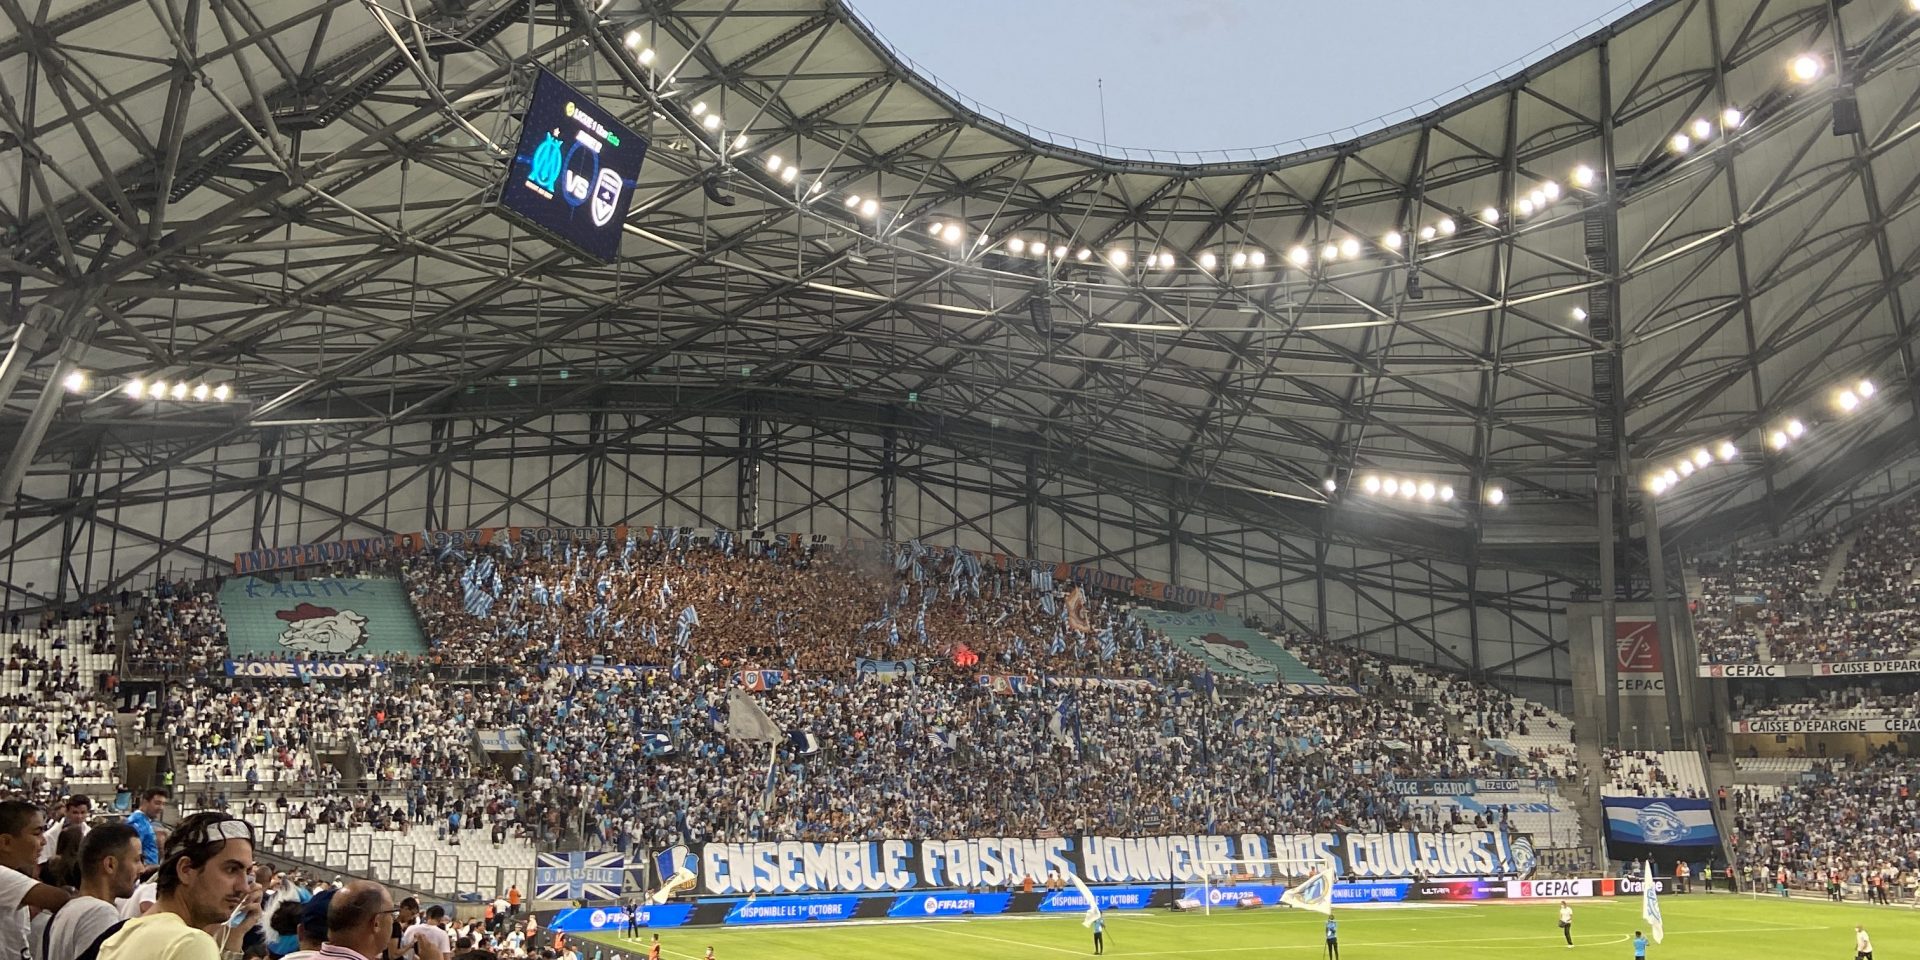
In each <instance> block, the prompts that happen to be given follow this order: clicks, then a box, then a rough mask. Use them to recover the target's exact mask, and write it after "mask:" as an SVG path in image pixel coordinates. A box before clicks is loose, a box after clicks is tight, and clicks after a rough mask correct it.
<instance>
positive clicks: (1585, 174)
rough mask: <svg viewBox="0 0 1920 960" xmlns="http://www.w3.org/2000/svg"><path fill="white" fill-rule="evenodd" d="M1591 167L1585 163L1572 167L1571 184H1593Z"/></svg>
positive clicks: (1588, 185)
mask: <svg viewBox="0 0 1920 960" xmlns="http://www.w3.org/2000/svg"><path fill="white" fill-rule="evenodd" d="M1593 180H1594V172H1593V168H1592V167H1589V166H1587V165H1585V164H1581V165H1580V166H1577V167H1574V168H1573V185H1574V186H1576V187H1591V186H1593Z"/></svg>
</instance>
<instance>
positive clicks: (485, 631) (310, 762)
mask: <svg viewBox="0 0 1920 960" xmlns="http://www.w3.org/2000/svg"><path fill="white" fill-rule="evenodd" d="M334 572H335V573H338V574H347V575H353V574H366V573H385V574H389V575H394V576H398V577H400V578H402V579H403V580H404V582H405V583H406V584H407V587H408V590H409V593H410V595H411V596H412V598H413V601H414V603H415V606H416V608H417V611H418V613H419V616H420V619H421V623H422V627H423V632H424V633H425V635H426V636H427V637H428V638H429V642H430V643H431V645H432V647H431V651H430V654H429V655H428V656H427V657H426V658H423V659H422V660H421V661H418V662H395V663H393V664H392V665H391V667H390V669H389V670H388V671H387V672H384V673H381V674H378V675H376V676H375V677H374V678H373V679H372V680H371V681H366V680H355V681H352V682H347V683H336V682H321V681H317V680H314V681H310V682H303V683H274V684H270V685H258V684H254V683H249V682H247V681H244V680H233V679H229V678H226V677H224V676H221V675H220V673H219V663H220V661H221V660H222V659H224V657H225V656H226V652H225V649H224V646H223V644H224V637H225V628H224V625H223V624H222V623H221V622H220V619H219V615H218V607H217V605H216V604H214V603H212V602H211V597H212V590H211V589H205V590H203V589H196V588H194V587H192V586H189V585H177V586H175V587H172V588H170V589H168V590H166V591H162V592H163V593H164V594H165V596H161V595H159V594H156V595H154V596H153V597H151V598H150V599H148V600H146V601H145V602H144V603H143V604H142V605H141V606H140V613H141V617H142V622H141V624H140V625H139V627H138V628H137V629H136V632H135V635H134V636H133V637H132V638H130V643H131V644H132V646H133V648H134V651H135V653H136V655H154V656H160V657H168V656H171V657H185V658H187V661H188V662H189V663H190V664H194V665H197V666H198V667H199V669H198V671H197V672H193V673H191V674H190V675H187V676H185V677H184V678H179V679H176V680H175V682H173V683H172V684H170V685H169V687H168V690H167V694H166V697H165V699H164V701H163V703H162V707H161V709H158V710H155V711H151V712H150V713H149V716H148V718H147V719H146V721H145V722H146V723H148V724H149V725H150V726H151V728H152V729H153V730H156V731H170V732H173V733H174V734H176V736H175V737H174V741H173V742H174V746H175V750H176V752H177V753H178V754H179V755H180V756H182V757H183V758H184V759H185V760H186V762H187V780H188V783H190V784H193V783H203V782H215V783H218V784H219V786H220V788H221V789H222V790H223V791H225V792H230V793H233V794H234V795H236V796H237V797H238V798H239V799H238V802H239V803H241V804H243V805H252V804H258V803H260V802H261V798H262V797H270V796H273V795H274V794H275V793H276V792H277V791H284V790H286V789H288V788H290V787H291V788H312V789H314V790H318V791H319V792H318V793H317V794H315V795H314V796H313V797H312V798H310V799H307V800H305V801H295V802H305V803H308V804H309V805H310V806H309V807H308V808H307V809H308V810H309V811H311V812H312V814H313V817H314V818H315V819H314V821H313V822H326V821H324V820H321V819H319V818H325V817H332V818H335V822H338V823H341V824H345V825H364V826H370V827H373V828H375V829H380V828H382V827H385V828H394V827H395V825H397V824H401V823H407V824H414V823H418V822H419V821H418V819H417V818H418V817H420V816H427V817H429V818H430V819H432V820H433V821H434V822H443V821H444V819H445V817H446V815H447V814H448V813H449V812H450V808H457V809H461V810H463V811H464V814H465V817H466V822H467V823H469V824H476V823H481V822H486V823H488V824H489V825H493V824H499V825H501V828H502V829H505V830H510V831H512V832H513V833H516V834H520V833H525V834H532V835H538V836H541V837H543V838H546V839H549V840H553V839H558V837H559V836H560V835H563V834H564V835H570V836H574V837H578V838H583V839H585V840H587V841H590V842H592V843H594V844H597V845H603V846H606V847H611V848H615V849H623V850H633V849H636V848H639V847H651V848H655V849H657V848H659V847H660V846H661V845H663V844H665V843H670V842H688V841H701V840H742V839H750V838H774V837H779V838H789V837H791V838H801V839H856V838H875V837H882V836H899V835H922V836H954V835H966V834H971V833H982V832H986V833H1013V834H1044V833H1048V832H1059V833H1070V832H1075V831H1096V830H1098V831H1103V832H1112V833H1125V832H1142V831H1144V832H1172V831H1189V832H1200V831H1206V830H1219V831H1222V832H1226V831H1234V832H1238V831H1318V830H1340V829H1351V830H1367V829H1395V828H1400V827H1405V826H1415V825H1418V826H1429V827H1431V826H1442V827H1446V826H1458V827H1460V828H1463V829H1464V828H1467V827H1473V826H1484V825H1485V820H1484V819H1483V818H1482V819H1480V820H1479V822H1477V823H1476V822H1475V818H1474V816H1473V815H1472V814H1466V813H1462V812H1459V811H1455V812H1453V813H1451V814H1445V815H1443V817H1442V822H1438V823H1436V822H1435V821H1434V820H1433V819H1432V815H1431V812H1430V811H1418V810H1413V809H1409V808H1408V807H1407V806H1406V805H1405V804H1404V803H1403V802H1401V801H1399V800H1397V799H1394V798H1393V795H1392V792H1391V791H1390V790H1388V789H1386V788H1385V786H1384V783H1385V781H1386V780H1388V779H1391V778H1396V777H1398V778H1465V777H1476V776H1478V777H1534V776H1546V777H1551V776H1563V775H1566V774H1567V773H1568V772H1569V771H1570V769H1571V767H1572V759H1571V758H1572V751H1571V731H1570V730H1566V729H1563V728H1561V727H1560V725H1559V724H1558V722H1557V721H1555V720H1554V719H1552V717H1551V716H1550V715H1549V714H1548V713H1547V712H1546V711H1544V710H1543V709H1541V708H1538V707H1537V706H1534V705H1528V704H1526V703H1525V702H1524V701H1516V700H1515V699H1514V698H1513V697H1511V696H1510V695H1507V694H1504V693H1501V692H1499V691H1495V690H1493V689H1492V688H1489V687H1484V686H1481V685H1477V684H1467V683H1465V682H1457V683H1448V682H1444V681H1440V680H1437V679H1434V678H1433V677H1434V675H1432V674H1430V673H1426V672H1416V673H1410V672H1408V671H1406V670H1405V669H1404V668H1403V669H1400V670H1396V671H1390V670H1388V669H1386V665H1385V663H1384V662H1383V661H1379V660H1377V658H1374V657H1372V656H1371V655H1368V654H1364V653H1360V652H1357V651H1354V650H1352V649H1351V648H1347V647H1343V646H1341V645H1338V644H1332V643H1324V642H1315V641H1312V640H1309V639H1308V638H1302V637H1289V638H1287V639H1286V642H1287V643H1288V645H1289V646H1290V647H1293V648H1295V650H1296V652H1297V654H1298V655H1299V656H1301V657H1302V659H1303V660H1305V661H1307V662H1308V663H1309V664H1310V665H1311V666H1313V667H1314V668H1315V670H1316V671H1317V672H1319V673H1320V674H1321V675H1322V676H1323V677H1325V678H1326V679H1327V680H1328V681H1329V682H1330V683H1337V684H1346V685H1350V686H1352V687H1354V688H1356V689H1357V690H1358V691H1359V692H1360V693H1361V696H1359V697H1345V696H1332V695H1309V696H1302V695H1299V694H1298V693H1297V692H1295V693H1293V694H1288V693H1287V692H1285V691H1284V690H1283V689H1282V688H1280V687H1275V686H1269V687H1255V686H1252V685H1238V684H1235V683H1233V682H1232V681H1231V680H1230V678H1228V677H1224V676H1218V675H1215V674H1212V673H1211V672H1208V671H1205V670H1204V669H1203V668H1202V666H1201V664H1200V662H1199V661H1197V660H1195V659H1193V658H1192V657H1191V656H1189V655H1188V654H1186V653H1185V652H1183V651H1182V650H1181V649H1180V648H1179V647H1178V646H1177V645H1175V644H1173V643H1171V642H1170V641H1169V640H1168V639H1167V638H1165V637H1163V636H1160V635H1158V634H1155V633H1153V632H1152V631H1148V630H1145V629H1143V628H1141V627H1139V626H1136V625H1135V624H1134V623H1133V622H1132V621H1131V620H1130V619H1128V618H1127V616H1126V613H1127V609H1128V608H1129V606H1130V602H1129V601H1128V600H1126V599H1124V598H1115V597H1110V596H1103V595H1099V594H1097V593H1093V592H1088V591H1083V590H1081V589H1080V588H1078V587H1074V586H1072V585H1070V584H1055V583H1053V582H1052V581H1051V571H1050V569H1047V568H1040V569H1037V570H1029V569H1025V568H1016V569H1012V570H1002V569H995V568H993V567H991V566H982V565H981V564H979V563H978V562H977V561H975V560H974V559H973V558H972V557H970V556H966V555H963V554H959V553H957V552H950V551H935V550H924V549H920V548H918V547H917V546H913V545H909V546H906V547H902V548H900V550H899V552H897V553H894V554H892V555H884V556H871V555H868V556H843V555H835V554H832V553H815V552H814V551H811V550H807V549H804V548H803V549H789V550H786V551H784V552H778V553H774V554H769V553H767V552H763V551H752V550H747V549H743V548H741V547H739V546H738V545H735V544H732V543H728V542H725V541H722V542H718V543H695V542H693V541H692V539H691V538H684V537H680V536H675V537H673V538H672V539H667V538H662V539H660V540H636V541H630V542H626V543H622V542H618V541H615V542H611V543H609V544H607V546H606V547H604V548H600V547H596V546H593V545H581V546H568V545H565V544H562V545H559V546H555V547H552V548H538V547H535V548H520V549H504V550H503V549H500V548H497V547H495V548H488V549H486V550H484V551H482V552H479V553H477V554H465V553H461V552H458V551H445V552H440V553H424V554H418V555H413V556H409V557H403V558H388V559H384V560H378V561H374V563H373V565H372V566H371V567H368V566H360V567H355V568H351V569H342V570H338V571H334ZM213 589H217V588H213ZM481 594H484V596H480V595H481ZM859 658H870V659H873V660H881V661H888V662H889V663H891V664H894V665H895V666H894V669H895V670H904V669H905V668H904V667H903V666H900V665H902V664H905V663H907V662H910V663H911V664H912V665H913V666H912V675H911V677H910V678H899V682H884V681H883V680H881V679H878V678H875V677H871V676H868V677H862V676H860V675H859V674H858V673H857V671H856V669H855V662H856V660H858V659H859ZM585 664H594V665H600V664H606V665H620V666H630V665H645V666H646V667H648V668H650V669H646V670H613V669H606V670H589V669H573V668H569V667H562V666H558V665H585ZM742 671H746V674H745V675H746V676H748V677H750V678H752V680H753V682H754V685H755V686H756V687H759V686H765V687H766V689H765V690H763V691H760V692H758V693H756V697H757V699H758V700H759V702H760V703H761V704H762V705H763V706H764V707H765V709H766V710H767V711H768V713H769V714H770V715H771V716H772V718H773V719H774V721H775V722H776V723H777V724H779V725H780V726H781V728H782V729H783V731H784V732H785V733H786V734H788V735H789V736H790V737H791V738H792V742H790V743H785V744H782V745H780V746H779V747H778V748H777V750H776V751H774V753H773V755H772V756H771V757H770V756H769V751H768V750H767V749H766V748H764V747H759V748H748V747H745V746H743V745H742V744H740V743H738V742H735V741H731V740H729V739H728V738H727V737H726V736H725V731H724V727H725V718H726V713H727V706H726V705H727V696H728V692H729V690H730V688H732V687H734V686H736V685H738V684H740V683H741V681H742V677H743V673H742ZM982 675H987V676H1000V677H1010V678H1012V679H1011V680H1008V681H1005V682H1001V683H999V684H998V685H995V684H993V683H991V682H989V683H986V684H983V683H982V682H981V677H982ZM1090 678H1097V679H1090ZM1224 694H1232V695H1224ZM1450 720H1451V721H1452V728H1453V729H1450V724H1449V721H1450ZM508 729H511V730H517V731H521V732H522V733H523V734H524V736H525V738H526V744H527V747H528V748H529V749H528V750H527V751H526V753H525V754H524V756H523V757H520V758H507V759H503V758H500V757H496V756H489V755H487V754H484V753H482V752H481V751H479V750H477V749H475V740H474V733H475V732H476V731H483V730H508ZM1456 729H1457V732H1455V730H1456ZM1528 734H1532V735H1534V737H1535V738H1536V739H1543V740H1545V741H1549V742H1550V745H1549V746H1545V747H1535V748H1532V749H1525V750H1522V751H1521V752H1519V753H1518V754H1517V755H1516V754H1515V753H1514V752H1512V751H1500V750H1494V749H1490V748H1489V746H1488V744H1487V741H1489V740H1496V739H1500V738H1507V737H1524V736H1526V735H1528ZM323 736H335V737H340V738H342V739H345V740H350V741H351V744H352V746H351V749H352V751H353V752H354V753H355V754H357V756H358V759H359V761H360V765H361V768H362V773H363V775H364V776H366V777H367V778H368V780H367V781H366V782H365V785H364V786H356V783H357V781H353V780H347V781H345V782H343V781H342V777H341V771H339V770H338V769H334V768H331V767H329V766H327V765H325V764H322V763H319V762H317V761H316V759H315V758H316V756H317V755H318V754H319V753H320V752H323V751H321V750H319V749H317V747H316V744H315V743H314V739H315V738H317V737H323ZM333 749H335V748H334V747H328V748H327V751H325V752H330V751H332V750H333ZM770 762H771V766H772V769H773V776H772V777H771V784H772V785H771V787H769V782H770V779H769V776H768V770H769V765H770ZM377 784H387V785H398V786H400V787H401V790H400V791H399V792H397V793H396V792H392V791H391V790H389V791H388V792H386V793H382V792H380V791H379V790H377V789H374V786H375V785H377ZM434 785H440V786H443V787H446V788H447V793H446V794H438V795H435V794H431V793H430V789H429V788H431V787H432V786H434ZM480 785H484V786H480ZM472 789H479V790H481V791H482V792H485V791H487V790H495V791H496V798H495V800H496V802H491V803H488V804H485V805H484V806H485V807H486V809H474V808H473V806H474V804H473V803H472V802H471V796H470V795H468V791H470V790H472ZM296 793H298V791H296ZM506 794H511V795H512V801H511V802H507V803H500V802H497V801H498V799H499V797H500V796H504V795H506ZM462 796H464V797H466V799H467V802H465V803H464V804H463V803H462V801H461V800H460V799H458V797H462ZM955 797H964V798H965V802H959V803H956V802H953V798H955ZM296 809H298V808H296ZM1416 817H1418V818H1419V819H1416ZM289 819H290V820H297V819H298V818H291V817H290V818H289Z"/></svg>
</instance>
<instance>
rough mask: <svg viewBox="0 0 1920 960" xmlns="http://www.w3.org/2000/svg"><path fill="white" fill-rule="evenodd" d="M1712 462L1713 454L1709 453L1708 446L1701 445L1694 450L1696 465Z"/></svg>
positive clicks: (1694, 462) (1694, 463) (1702, 465)
mask: <svg viewBox="0 0 1920 960" xmlns="http://www.w3.org/2000/svg"><path fill="white" fill-rule="evenodd" d="M1712 462H1713V454H1711V453H1708V452H1707V448H1706V447H1701V448H1700V449H1698V450H1695V451H1693V465H1694V466H1696V467H1704V466H1706V465H1707V464H1709V463H1712Z"/></svg>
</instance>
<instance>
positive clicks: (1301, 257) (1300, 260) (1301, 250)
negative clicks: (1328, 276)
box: [1287, 247, 1313, 267]
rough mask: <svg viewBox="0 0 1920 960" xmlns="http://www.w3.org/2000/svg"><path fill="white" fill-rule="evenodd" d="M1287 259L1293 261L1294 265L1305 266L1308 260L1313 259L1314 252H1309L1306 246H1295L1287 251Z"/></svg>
mask: <svg viewBox="0 0 1920 960" xmlns="http://www.w3.org/2000/svg"><path fill="white" fill-rule="evenodd" d="M1287 259H1288V260H1291V261H1293V265H1294V266H1296V267H1304V266H1306V265H1307V261H1309V260H1312V259H1313V254H1311V253H1309V252H1307V248H1306V247H1294V248H1293V249H1292V250H1288V251H1287Z"/></svg>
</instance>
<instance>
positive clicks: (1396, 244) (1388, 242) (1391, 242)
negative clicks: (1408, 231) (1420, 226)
mask: <svg viewBox="0 0 1920 960" xmlns="http://www.w3.org/2000/svg"><path fill="white" fill-rule="evenodd" d="M1380 242H1381V244H1382V245H1384V246H1385V247H1386V248H1387V249H1388V250H1398V249H1400V245H1401V244H1403V243H1405V242H1406V239H1405V238H1404V237H1402V236H1400V231H1398V230H1395V231H1393V232H1391V233H1389V234H1387V235H1386V236H1385V237H1382V238H1381V240H1380Z"/></svg>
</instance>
